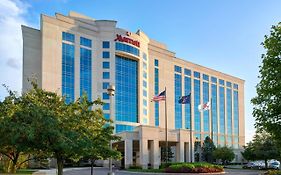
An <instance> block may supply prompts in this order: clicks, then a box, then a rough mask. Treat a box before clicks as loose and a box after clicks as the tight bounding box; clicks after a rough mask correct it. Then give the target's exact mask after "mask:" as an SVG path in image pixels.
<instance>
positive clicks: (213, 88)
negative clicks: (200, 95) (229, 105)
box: [211, 84, 218, 133]
mask: <svg viewBox="0 0 281 175" xmlns="http://www.w3.org/2000/svg"><path fill="white" fill-rule="evenodd" d="M211 93H212V105H211V108H212V122H213V123H212V124H213V132H214V133H218V116H217V115H218V113H217V85H216V84H212V86H211Z"/></svg>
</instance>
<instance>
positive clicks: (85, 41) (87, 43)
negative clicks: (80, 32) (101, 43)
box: [80, 36, 92, 47]
mask: <svg viewBox="0 0 281 175" xmlns="http://www.w3.org/2000/svg"><path fill="white" fill-rule="evenodd" d="M80 45H82V46H86V47H92V40H90V39H88V38H84V37H82V36H81V37H80Z"/></svg>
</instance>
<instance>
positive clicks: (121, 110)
mask: <svg viewBox="0 0 281 175" xmlns="http://www.w3.org/2000/svg"><path fill="white" fill-rule="evenodd" d="M115 60H116V61H115V70H116V73H115V83H116V93H115V94H116V95H115V116H116V121H126V122H135V123H137V122H138V62H137V61H135V60H132V59H128V58H125V57H121V56H116V59H115Z"/></svg>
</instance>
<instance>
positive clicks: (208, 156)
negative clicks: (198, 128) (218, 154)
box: [202, 136, 216, 163]
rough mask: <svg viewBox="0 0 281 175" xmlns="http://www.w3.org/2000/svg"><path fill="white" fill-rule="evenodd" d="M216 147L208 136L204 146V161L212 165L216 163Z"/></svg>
mask: <svg viewBox="0 0 281 175" xmlns="http://www.w3.org/2000/svg"><path fill="white" fill-rule="evenodd" d="M215 149H216V146H215V145H214V142H213V140H212V139H211V138H210V137H209V136H207V137H206V138H205V140H204V143H203V146H202V158H203V160H204V161H206V162H209V163H212V162H213V161H214V158H213V152H214V151H215Z"/></svg>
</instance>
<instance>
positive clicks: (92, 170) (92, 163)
mask: <svg viewBox="0 0 281 175" xmlns="http://www.w3.org/2000/svg"><path fill="white" fill-rule="evenodd" d="M94 162H95V161H94V160H91V175H94Z"/></svg>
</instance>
